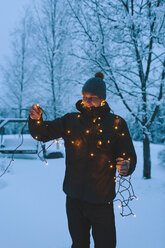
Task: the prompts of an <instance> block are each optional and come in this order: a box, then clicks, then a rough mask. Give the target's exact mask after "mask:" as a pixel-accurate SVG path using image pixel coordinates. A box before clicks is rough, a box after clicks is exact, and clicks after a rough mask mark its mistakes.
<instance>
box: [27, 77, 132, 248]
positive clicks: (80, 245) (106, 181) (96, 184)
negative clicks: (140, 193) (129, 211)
mask: <svg viewBox="0 0 165 248" xmlns="http://www.w3.org/2000/svg"><path fill="white" fill-rule="evenodd" d="M103 79H104V75H103V74H102V73H100V72H98V73H96V74H95V77H92V78H90V79H89V80H88V81H87V82H86V83H85V84H84V86H83V88H82V95H83V99H82V100H79V101H78V102H77V103H76V107H77V109H78V111H79V112H75V113H68V114H66V115H64V116H63V117H61V118H57V119H55V120H54V121H43V119H42V109H41V108H39V107H37V105H33V106H32V107H31V109H30V118H29V130H30V133H31V135H32V136H33V138H35V139H38V140H40V141H44V142H46V141H49V140H53V139H57V138H60V137H62V138H63V139H64V142H65V148H66V171H65V178H64V183H63V190H64V192H65V193H66V195H67V197H66V210H67V217H68V226H69V232H70V235H71V238H72V248H89V247H90V229H91V228H92V236H93V239H94V243H95V247H96V248H115V247H116V229H115V220H114V211H113V199H114V198H115V173H116V168H117V169H118V172H119V173H120V175H123V176H128V175H130V174H131V173H132V172H133V171H134V169H135V165H136V154H135V150H134V146H133V143H132V140H131V137H130V134H129V131H128V127H127V124H126V122H125V121H124V119H122V118H121V117H119V116H117V115H114V114H112V113H110V107H109V106H108V104H107V102H106V101H105V99H106V85H105V82H104V81H103Z"/></svg>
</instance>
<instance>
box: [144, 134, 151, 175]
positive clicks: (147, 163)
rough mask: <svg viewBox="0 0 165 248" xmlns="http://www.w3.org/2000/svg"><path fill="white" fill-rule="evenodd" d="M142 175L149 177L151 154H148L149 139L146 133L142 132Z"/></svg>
mask: <svg viewBox="0 0 165 248" xmlns="http://www.w3.org/2000/svg"><path fill="white" fill-rule="evenodd" d="M143 166H144V167H143V177H144V178H146V179H150V178H151V156H150V141H149V138H148V135H147V134H144V139H143Z"/></svg>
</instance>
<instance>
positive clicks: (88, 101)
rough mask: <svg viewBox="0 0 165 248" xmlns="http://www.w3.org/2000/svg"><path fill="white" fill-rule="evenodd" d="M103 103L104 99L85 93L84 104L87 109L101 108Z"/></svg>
mask: <svg viewBox="0 0 165 248" xmlns="http://www.w3.org/2000/svg"><path fill="white" fill-rule="evenodd" d="M102 101H103V99H101V98H100V97H98V96H95V95H93V94H91V93H88V92H85V93H83V100H82V103H83V104H84V107H85V108H91V107H99V106H101V102H102Z"/></svg>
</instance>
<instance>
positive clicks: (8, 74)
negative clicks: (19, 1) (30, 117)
mask: <svg viewBox="0 0 165 248" xmlns="http://www.w3.org/2000/svg"><path fill="white" fill-rule="evenodd" d="M31 28H32V23H31V17H30V12H29V9H26V11H25V14H24V16H23V18H22V19H21V20H20V22H19V24H18V26H17V27H16V28H15V30H14V31H13V32H12V34H11V56H10V57H9V58H7V59H6V61H5V62H4V64H3V65H2V67H1V69H2V74H3V80H2V86H3V89H4V91H5V97H4V98H5V99H6V102H7V105H8V107H9V108H14V109H17V110H18V112H17V113H18V115H17V116H18V117H19V118H21V117H22V111H23V109H24V108H27V106H29V103H30V99H31V98H30V95H31V94H29V93H31V92H32V85H33V83H34V81H35V71H36V64H35V62H34V59H33V57H32V55H31V32H32V30H31Z"/></svg>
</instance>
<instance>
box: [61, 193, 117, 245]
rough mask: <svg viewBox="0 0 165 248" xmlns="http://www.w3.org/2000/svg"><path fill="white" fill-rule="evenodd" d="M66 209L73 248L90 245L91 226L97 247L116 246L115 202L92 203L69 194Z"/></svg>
mask: <svg viewBox="0 0 165 248" xmlns="http://www.w3.org/2000/svg"><path fill="white" fill-rule="evenodd" d="M66 211H67V217H68V226H69V232H70V235H71V238H72V248H89V247H90V229H91V228H92V236H93V239H94V244H95V248H115V247H116V229H115V219H114V211H113V203H110V204H92V203H87V202H83V201H80V200H77V199H73V198H71V197H68V196H67V198H66Z"/></svg>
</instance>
